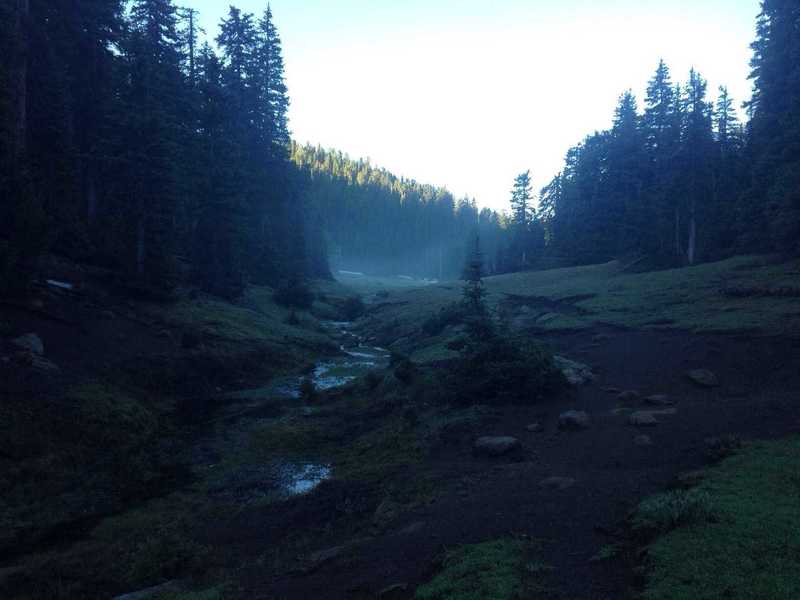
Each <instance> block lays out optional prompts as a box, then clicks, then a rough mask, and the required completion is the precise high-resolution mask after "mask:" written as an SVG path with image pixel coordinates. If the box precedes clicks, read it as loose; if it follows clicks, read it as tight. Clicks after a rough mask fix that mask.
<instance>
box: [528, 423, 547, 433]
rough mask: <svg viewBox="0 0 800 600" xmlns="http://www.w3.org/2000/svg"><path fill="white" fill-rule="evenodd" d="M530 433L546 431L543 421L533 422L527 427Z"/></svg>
mask: <svg viewBox="0 0 800 600" xmlns="http://www.w3.org/2000/svg"><path fill="white" fill-rule="evenodd" d="M525 429H526V430H527V431H528V432H529V433H541V432H542V431H544V427H542V424H541V423H531V424H530V425H528V426H527V427H526V428H525Z"/></svg>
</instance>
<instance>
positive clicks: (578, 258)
mask: <svg viewBox="0 0 800 600" xmlns="http://www.w3.org/2000/svg"><path fill="white" fill-rule="evenodd" d="M799 20H800V13H799V12H798V8H797V3H796V2H792V1H781V0H767V1H766V2H764V4H763V12H762V14H761V15H760V17H759V20H758V34H757V40H756V41H755V43H754V44H753V50H754V58H753V60H752V63H751V66H752V74H751V79H752V80H753V84H754V95H753V98H752V100H751V101H750V102H748V103H747V104H746V107H747V109H748V114H749V115H750V120H749V122H748V123H747V124H746V125H745V124H742V123H740V122H739V119H738V117H737V111H736V103H735V100H734V99H733V98H732V97H731V96H730V94H729V93H728V90H727V89H726V88H724V87H722V88H720V90H719V94H718V96H717V99H716V101H712V100H710V99H709V97H708V90H707V82H706V80H705V79H704V78H703V76H702V75H701V74H700V73H698V72H697V71H695V70H692V71H691V72H690V73H689V76H688V80H687V81H686V82H685V83H683V84H679V83H678V84H675V83H673V81H672V77H671V73H670V70H669V67H668V66H667V65H666V64H665V63H664V62H663V61H662V62H661V63H660V64H659V65H658V68H657V70H656V72H655V75H654V76H653V78H652V79H651V80H650V82H649V83H648V86H647V95H646V98H645V103H644V111H643V112H642V111H640V110H639V108H638V106H637V100H636V98H635V97H634V95H633V94H632V92H630V91H628V92H625V93H624V94H623V95H622V96H621V97H620V100H619V105H618V106H617V108H616V111H615V113H614V123H613V127H612V128H611V130H609V131H603V132H596V133H593V134H592V135H589V136H588V137H587V138H586V139H585V140H584V141H583V142H582V143H580V144H578V145H577V146H575V147H574V148H572V149H571V150H570V151H569V152H568V154H567V157H566V163H565V166H564V169H563V171H562V172H561V173H559V174H558V175H557V176H556V177H555V178H554V179H553V180H552V181H551V182H550V183H549V184H548V185H547V186H545V187H544V189H543V190H542V192H541V197H540V214H539V216H540V218H541V221H542V223H543V224H544V227H545V229H546V238H547V253H548V254H549V255H551V256H557V257H560V258H562V259H564V260H565V261H567V262H570V263H589V262H599V261H604V260H608V259H610V258H613V257H619V256H631V257H633V256H646V257H650V258H652V259H654V262H656V263H657V264H694V263H696V262H698V261H707V260H714V259H718V258H722V257H726V256H731V255H733V254H735V253H738V252H746V251H778V252H786V253H793V252H797V251H798V250H800V247H798V240H800V146H798V144H797V140H798V137H799V136H798V134H799V133H800V120H799V119H798V117H800V28H798V21H799Z"/></svg>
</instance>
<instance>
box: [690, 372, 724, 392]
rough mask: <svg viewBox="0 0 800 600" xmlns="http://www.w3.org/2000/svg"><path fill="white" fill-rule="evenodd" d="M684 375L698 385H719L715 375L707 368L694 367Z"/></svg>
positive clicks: (707, 386) (708, 386) (710, 386)
mask: <svg viewBox="0 0 800 600" xmlns="http://www.w3.org/2000/svg"><path fill="white" fill-rule="evenodd" d="M686 376H687V377H688V378H689V379H690V380H691V381H692V383H694V384H696V385H699V386H700V387H705V388H713V387H717V386H718V385H719V379H718V378H717V376H716V375H715V374H714V373H713V372H711V371H709V370H708V369H694V370H693V371H689V372H688V373H687V374H686Z"/></svg>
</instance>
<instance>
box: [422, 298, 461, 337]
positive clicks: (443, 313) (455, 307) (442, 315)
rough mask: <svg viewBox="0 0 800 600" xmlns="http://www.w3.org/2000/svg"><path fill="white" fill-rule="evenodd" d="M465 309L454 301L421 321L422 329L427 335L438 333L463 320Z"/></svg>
mask: <svg viewBox="0 0 800 600" xmlns="http://www.w3.org/2000/svg"><path fill="white" fill-rule="evenodd" d="M464 317H465V311H464V307H463V305H462V304H460V303H457V302H454V303H452V304H449V305H447V306H445V307H443V308H441V309H440V310H439V312H438V313H436V314H433V315H431V316H429V317H428V318H427V319H425V321H424V322H423V323H422V331H424V332H425V333H427V334H428V335H439V334H440V333H442V331H444V330H445V329H446V328H447V327H449V326H451V325H458V324H460V323H463V322H464Z"/></svg>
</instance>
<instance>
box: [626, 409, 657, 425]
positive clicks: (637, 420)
mask: <svg viewBox="0 0 800 600" xmlns="http://www.w3.org/2000/svg"><path fill="white" fill-rule="evenodd" d="M628 422H629V423H630V424H631V425H633V426H634V427H654V426H655V425H658V419H656V418H655V416H654V415H653V413H650V412H645V411H640V412H635V413H633V414H632V415H631V416H630V417H628Z"/></svg>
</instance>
